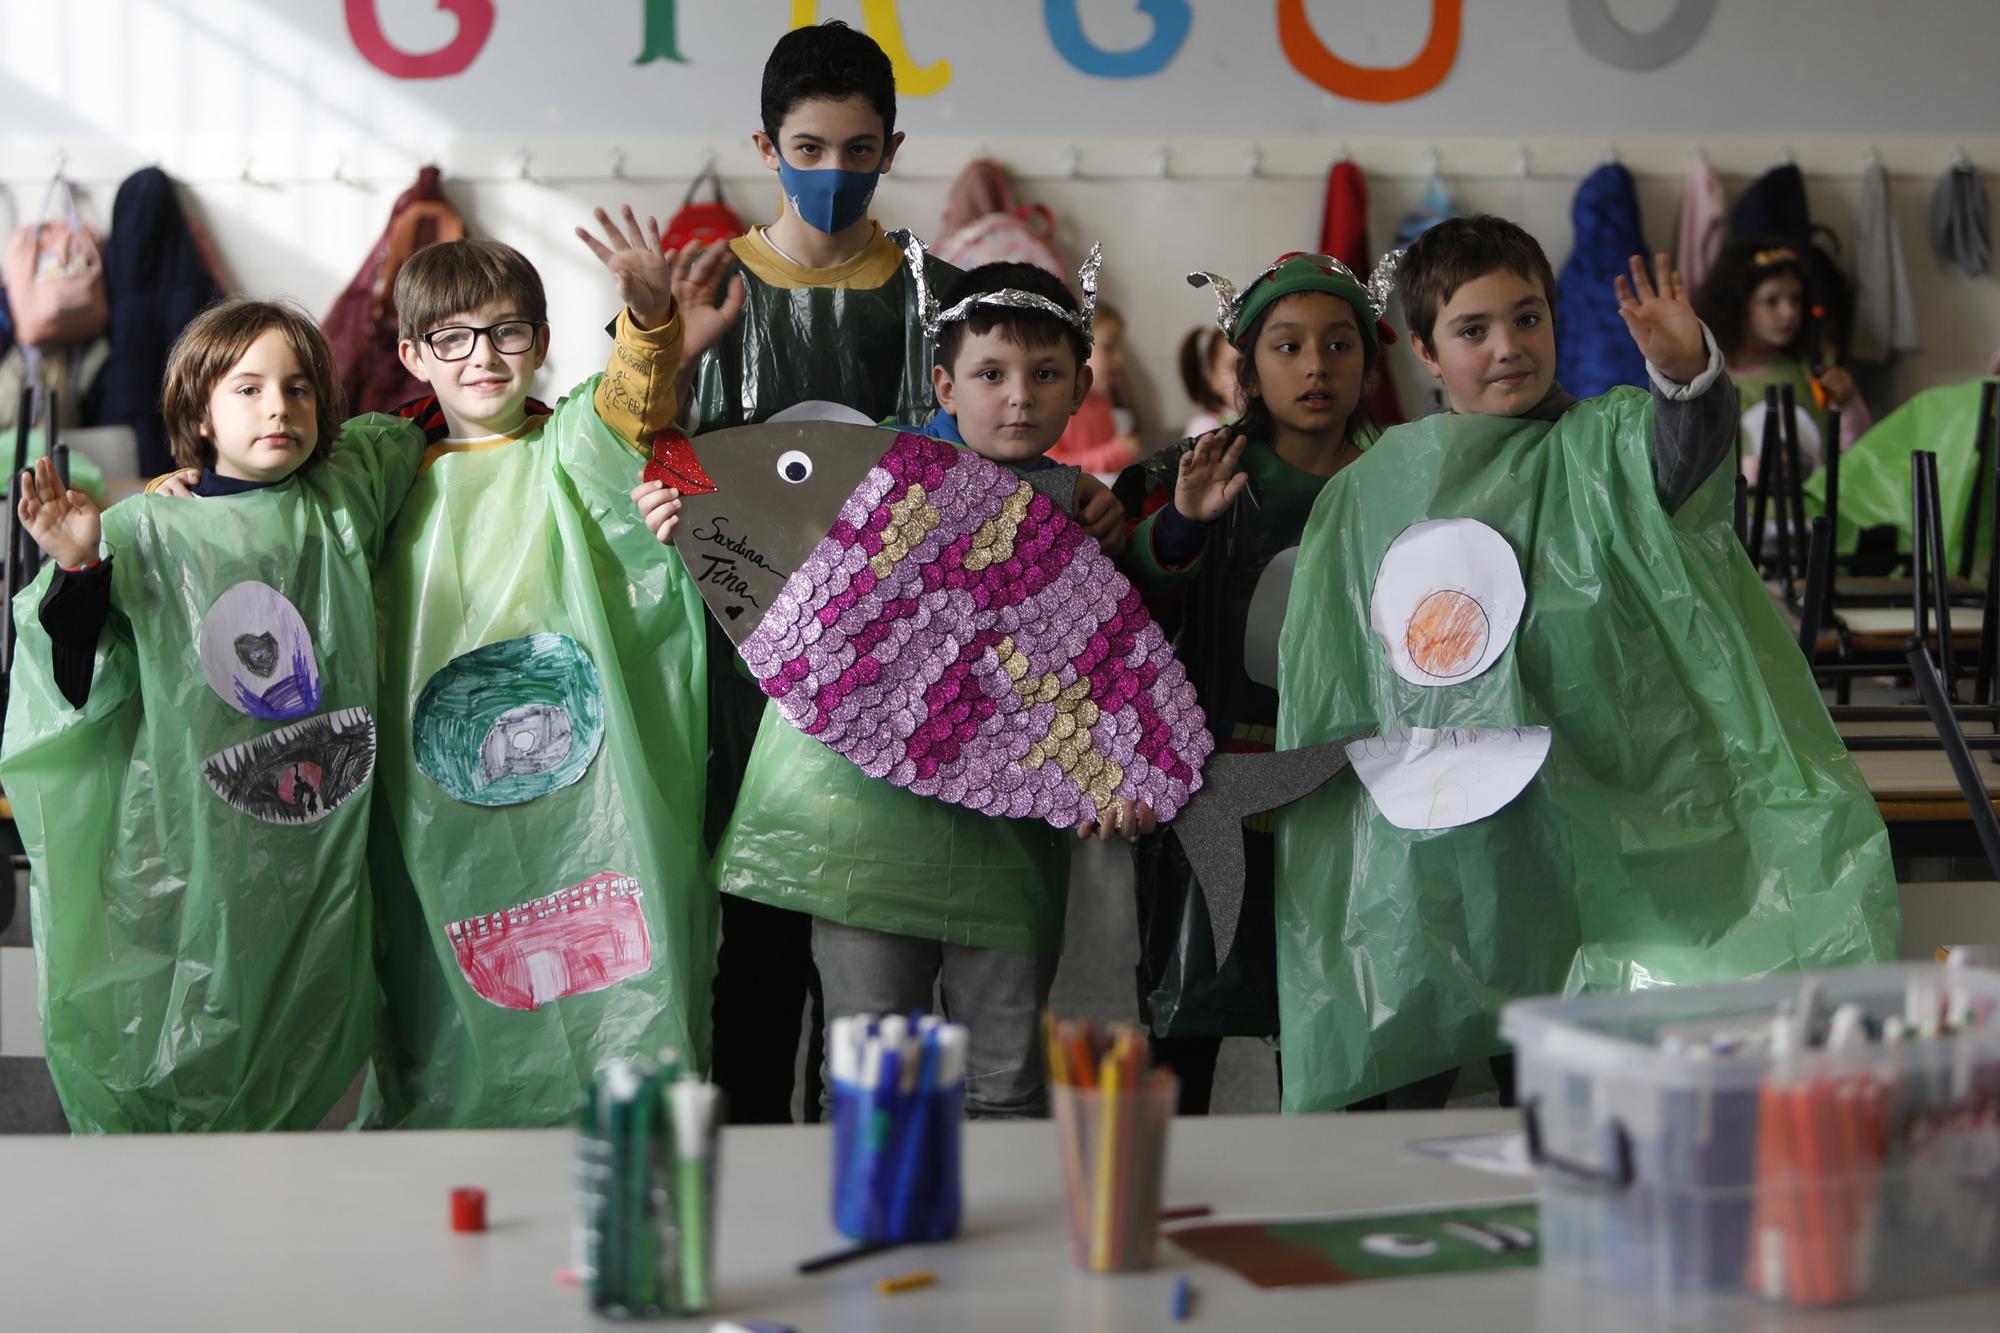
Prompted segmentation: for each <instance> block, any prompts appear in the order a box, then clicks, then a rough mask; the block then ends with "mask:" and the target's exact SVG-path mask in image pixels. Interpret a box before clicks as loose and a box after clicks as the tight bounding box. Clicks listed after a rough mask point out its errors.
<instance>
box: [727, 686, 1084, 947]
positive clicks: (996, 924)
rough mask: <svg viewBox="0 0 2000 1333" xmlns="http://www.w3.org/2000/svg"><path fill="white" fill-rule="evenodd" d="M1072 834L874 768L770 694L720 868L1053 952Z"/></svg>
mask: <svg viewBox="0 0 2000 1333" xmlns="http://www.w3.org/2000/svg"><path fill="white" fill-rule="evenodd" d="M1072 841H1074V838H1073V837H1072V836H1071V835H1069V834H1067V833H1065V832H1063V831H1061V830H1059V829H1053V828H1050V827H1049V826H1048V825H1047V824H1044V823H1042V822H1040V821H1038V820H1027V819H998V818H995V817H993V816H992V815H988V814H984V813H982V812H980V811H977V810H968V809H965V808H964V807H962V806H956V805H948V804H946V803H945V802H943V801H940V800H938V799H937V798H935V797H931V796H919V795H917V794H916V793H915V792H909V791H905V790H903V789H902V788H901V787H895V786H891V785H890V784H889V783H887V782H885V781H883V780H882V779H880V778H871V777H869V776H868V775H867V774H866V773H864V772H862V771H861V769H860V767H859V766H857V765H856V764H855V763H853V762H852V761H851V760H849V759H847V758H846V757H844V756H842V755H840V754H837V753H835V752H834V751H833V750H831V749H829V748H828V747H827V746H825V745H823V744H821V743H820V742H819V741H817V740H815V739H814V738H813V737H811V736H808V735H806V734H805V733H804V732H802V731H800V730H799V729H798V728H797V727H794V726H793V725H792V724H791V723H789V722H787V721H786V720H785V719H784V718H783V717H782V716H781V715H780V714H779V713H778V711H777V709H775V708H768V707H767V708H766V709H765V712H764V720H763V723H762V725H761V726H760V727H759V728H758V731H757V743H756V746H755V748H753V749H752V750H751V752H750V762H749V766H748V768H747V769H746V770H745V772H744V774H743V788H742V791H741V792H740V793H739V794H738V795H737V798H736V818H735V820H734V821H733V823H732V824H731V825H730V828H729V831H728V833H727V834H726V835H725V836H724V837H723V840H722V845H721V846H720V847H718V848H717V849H716V853H715V882H716V886H717V887H718V888H719V889H721V890H722V891H723V892H724V893H734V894H737V895H739V896H741V897H744V898H750V899H753V900H755V901H757V902H760V903H766V904H769V905H770V906H773V907H784V908H789V909H791V910H793V911H797V912H808V913H811V914H812V915H813V916H818V917H824V918H825V919H827V920H828V921H833V922H837V923H839V924H841V925H845V926H855V927H859V928H862V929H866V930H880V931H886V932H889V933H890V934H895V935H915V936H918V937H920V938H923V939H932V940H942V941H944V942H945V943H947V944H962V945H968V946H971V947H973V948H984V949H1007V950H1010V951H1012V952H1015V953H1032V954H1042V955H1053V954H1056V953H1059V952H1060V951H1061V949H1062V937H1063V911H1064V908H1065V907H1066V905H1067V903H1068V886H1069V858H1070V843H1071V842H1072Z"/></svg>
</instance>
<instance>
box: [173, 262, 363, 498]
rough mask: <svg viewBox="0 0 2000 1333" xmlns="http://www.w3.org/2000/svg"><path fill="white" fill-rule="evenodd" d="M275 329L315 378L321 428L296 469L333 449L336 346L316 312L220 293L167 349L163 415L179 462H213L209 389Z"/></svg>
mask: <svg viewBox="0 0 2000 1333" xmlns="http://www.w3.org/2000/svg"><path fill="white" fill-rule="evenodd" d="M272 329H276V330H278V331H279V332H280V333H282V334H284V335H285V342H286V343H287V344H289V345H290V347H291V349H292V355H293V356H296V357H297V358H298V359H299V366H300V367H301V368H302V369H303V370H304V371H305V374H306V378H307V379H309V380H311V381H312V387H313V400H314V401H313V420H314V423H315V424H316V425H317V426H318V433H317V436H316V438H315V439H314V441H313V449H312V453H311V454H309V455H307V457H306V461H305V462H304V463H302V464H300V465H299V470H300V471H303V470H304V469H306V468H309V467H312V466H313V465H314V464H316V463H318V462H319V461H320V460H321V459H322V458H325V457H326V456H327V455H328V454H329V453H331V452H333V441H334V437H335V436H336V435H338V434H339V433H340V420H341V416H342V409H341V400H340V399H341V395H340V377H339V375H338V374H337V373H336V372H335V370H334V365H333V349H332V348H331V347H329V346H327V342H326V335H325V334H323V333H321V332H320V330H319V325H318V324H315V323H314V322H313V318H312V316H311V315H308V314H307V313H306V312H305V311H303V310H301V309H299V308H298V307H297V306H295V305H293V304H291V303H290V302H289V301H251V300H246V299H243V298H241V297H238V298H236V299H233V300H226V301H218V302H217V303H216V304H214V305H212V306H210V307H209V308H208V309H206V310H204V311H202V312H201V313H200V314H199V315H196V316H195V317H194V319H193V320H192V321H191V322H190V323H189V324H188V326H187V328H186V329H184V330H183V331H182V332H181V336H180V339H179V341H177V342H176V343H175V344H174V350H173V351H172V352H170V353H169V354H168V356H167V373H166V378H165V383H164V385H163V386H162V388H161V391H160V416H161V417H162V418H163V419H164V420H165V422H166V427H167V442H168V443H169V444H170V445H171V446H172V447H173V451H174V461H175V462H176V463H179V464H180V465H181V466H182V467H198V468H213V467H214V466H215V441H213V440H211V439H209V438H208V437H207V436H206V435H204V434H202V428H203V426H204V425H205V423H206V422H207V420H208V400H209V396H210V395H211V394H213V393H214V392H215V386H216V385H217V384H219V383H221V382H222V377H223V376H225V375H227V374H228V373H229V372H230V371H231V370H232V369H234V368H235V366H236V363H237V362H239V361H241V360H242V359H243V357H244V354H245V353H247V352H248V351H249V350H250V344H252V343H254V342H256V341H257V340H258V339H259V338H261V337H263V336H264V334H266V333H267V332H269V331H270V330H272Z"/></svg>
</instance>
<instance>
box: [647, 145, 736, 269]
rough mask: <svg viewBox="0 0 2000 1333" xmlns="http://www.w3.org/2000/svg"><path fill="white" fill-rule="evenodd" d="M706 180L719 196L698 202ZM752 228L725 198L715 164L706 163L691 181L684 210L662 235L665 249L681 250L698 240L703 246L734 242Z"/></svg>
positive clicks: (662, 244) (677, 214)
mask: <svg viewBox="0 0 2000 1333" xmlns="http://www.w3.org/2000/svg"><path fill="white" fill-rule="evenodd" d="M703 181H707V182H708V186H709V188H710V189H711V190H713V191H714V192H715V198H713V199H706V200H700V201H697V200H696V199H695V197H694V196H695V193H696V192H697V191H699V190H700V189H701V185H702V182H703ZM748 230H749V228H748V227H745V226H744V225H743V219H741V218H739V217H737V216H736V210H735V209H733V208H731V207H730V206H729V204H728V202H727V201H726V200H724V199H723V197H722V177H720V176H718V175H716V173H715V164H714V163H713V162H709V163H706V164H704V165H703V167H702V169H701V171H700V172H699V173H698V174H697V175H696V176H695V178H694V179H693V180H692V181H690V182H689V183H688V192H687V195H686V196H685V197H684V198H682V200H681V206H680V211H679V212H677V213H675V214H674V215H673V217H672V218H670V219H668V221H667V230H666V233H665V234H664V235H662V236H661V237H660V249H661V250H662V251H663V252H667V251H673V250H679V249H681V248H682V247H684V246H686V245H689V244H691V243H698V244H700V245H701V247H702V248H703V249H707V248H708V247H709V246H711V245H718V244H721V243H723V242H726V241H733V240H735V239H736V238H737V237H738V236H741V235H742V234H743V233H744V232H746V231H748Z"/></svg>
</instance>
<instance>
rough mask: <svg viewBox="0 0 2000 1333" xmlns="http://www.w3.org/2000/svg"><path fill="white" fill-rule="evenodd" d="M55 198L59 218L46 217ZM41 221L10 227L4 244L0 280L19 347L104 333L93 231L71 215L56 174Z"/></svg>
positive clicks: (66, 190)
mask: <svg viewBox="0 0 2000 1333" xmlns="http://www.w3.org/2000/svg"><path fill="white" fill-rule="evenodd" d="M58 197H60V199H61V201H62V216H61V217H59V218H55V219H50V217H49V209H50V206H51V205H52V204H53V203H55V201H56V200H57V198H58ZM42 218H43V221H41V222H32V223H29V224H27V225H25V226H22V227H19V228H16V229H15V232H14V234H13V236H12V237H10V238H9V239H8V241H7V256H6V261H5V263H4V265H0V276H4V279H5V282H6V285H7V303H8V305H10V306H11V307H12V308H13V312H14V337H15V339H16V340H17V341H19V342H20V344H21V345H22V346H23V347H41V346H44V345H46V344H49V343H75V342H83V341H85V340H86V339H90V338H95V337H96V336H97V335H98V334H100V333H102V332H104V324H105V320H106V318H107V317H108V315H109V313H110V306H109V303H108V302H107V300H106V298H105V292H104V260H103V257H102V255H101V254H100V253H99V252H98V244H97V233H96V232H94V231H92V230H91V229H90V227H89V226H87V225H86V224H85V223H84V221H83V218H82V217H81V216H80V215H79V214H78V213H77V211H76V196H75V194H74V193H73V192H72V191H71V190H70V185H69V182H68V181H67V180H65V179H64V178H63V177H61V176H60V175H58V176H57V177H56V178H55V179H54V180H53V181H50V182H49V192H48V194H47V196H46V197H44V198H43V200H42Z"/></svg>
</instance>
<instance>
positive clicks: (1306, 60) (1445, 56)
mask: <svg viewBox="0 0 2000 1333" xmlns="http://www.w3.org/2000/svg"><path fill="white" fill-rule="evenodd" d="M1464 7H1465V4H1464V0H1431V35H1430V37H1429V38H1428V39H1426V40H1425V42H1424V49H1423V50H1421V51H1419V52H1417V58H1416V59H1415V60H1412V61H1411V62H1410V63H1409V64H1407V65H1397V66H1393V67H1383V66H1380V65H1356V64H1352V63H1350V62H1348V61H1345V60H1342V59H1341V58H1340V57H1339V56H1337V55H1335V54H1334V53H1333V52H1331V51H1329V50H1327V49H1326V43H1324V42H1322V41H1320V39H1319V34H1318V33H1316V32H1314V31H1313V26H1312V20H1311V19H1310V18H1308V17H1307V16H1306V0H1278V44H1279V45H1280V46H1282V47H1283V48H1284V50H1285V59H1287V60H1289V61H1291V62H1292V66H1293V68H1295V69H1297V70H1298V72H1299V73H1301V74H1303V75H1305V76H1306V77H1307V78H1309V79H1311V80H1312V81H1313V82H1314V83H1316V84H1318V85H1319V86H1320V87H1322V88H1324V89H1326V90H1327V91H1328V92H1330V93H1332V94H1334V95H1335V96H1336V97H1345V98H1348V99H1350V100H1352V101H1356V102H1407V101H1409V100H1410V99H1411V98H1413V97H1422V96H1423V95H1424V94H1425V93H1427V92H1429V91H1431V89H1433V88H1435V87H1437V86H1438V85H1439V84H1440V83H1443V82H1444V76H1445V75H1447V74H1449V73H1451V67H1452V63H1453V62H1454V61H1456V60H1457V59H1458V30H1459V23H1460V19H1461V17H1462V11H1463V9H1464Z"/></svg>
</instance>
